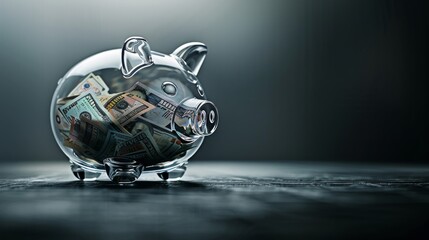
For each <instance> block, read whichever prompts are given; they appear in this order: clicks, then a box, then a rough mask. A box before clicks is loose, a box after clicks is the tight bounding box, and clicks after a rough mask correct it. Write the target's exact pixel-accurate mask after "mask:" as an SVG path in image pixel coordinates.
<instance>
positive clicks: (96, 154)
mask: <svg viewBox="0 0 429 240" xmlns="http://www.w3.org/2000/svg"><path fill="white" fill-rule="evenodd" d="M128 139H130V136H129V135H128V134H123V133H120V132H117V131H112V130H111V129H108V128H106V127H105V126H104V125H103V124H101V123H100V122H96V121H92V120H90V119H88V118H86V117H82V118H81V119H80V120H75V119H74V118H72V123H71V127H70V138H69V139H68V140H67V141H68V143H67V144H69V146H70V147H72V148H73V149H74V150H75V151H78V152H80V151H84V152H85V154H86V156H87V157H91V158H94V159H97V160H99V161H102V160H103V159H105V158H108V157H113V156H114V154H115V147H116V146H117V145H118V144H120V143H121V142H123V141H125V140H128Z"/></svg>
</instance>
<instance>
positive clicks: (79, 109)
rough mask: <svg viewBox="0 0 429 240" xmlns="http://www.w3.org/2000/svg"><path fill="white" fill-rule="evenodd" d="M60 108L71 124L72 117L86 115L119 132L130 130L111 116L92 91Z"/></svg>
mask: <svg viewBox="0 0 429 240" xmlns="http://www.w3.org/2000/svg"><path fill="white" fill-rule="evenodd" d="M58 109H59V112H60V113H61V114H62V115H63V117H64V119H65V120H66V121H67V122H68V123H69V124H70V123H71V121H72V118H74V119H77V120H79V119H81V118H82V117H86V118H88V119H90V120H93V121H98V122H102V123H103V124H105V126H107V127H108V128H111V129H113V130H116V131H118V132H124V133H128V131H127V130H126V129H125V128H123V127H122V126H121V125H120V124H118V123H117V122H116V121H115V119H114V118H113V117H112V116H110V113H109V112H108V111H107V110H106V109H105V108H104V107H102V106H101V104H100V103H99V101H98V99H97V98H96V96H95V94H94V93H92V92H91V91H90V92H87V93H84V94H82V95H81V96H79V97H76V98H75V99H73V100H71V101H69V102H67V103H66V104H64V105H63V106H60V107H58Z"/></svg>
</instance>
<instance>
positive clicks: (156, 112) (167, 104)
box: [127, 82, 178, 131]
mask: <svg viewBox="0 0 429 240" xmlns="http://www.w3.org/2000/svg"><path fill="white" fill-rule="evenodd" d="M127 92H130V93H132V94H134V95H136V96H138V97H140V98H142V99H144V100H146V101H147V102H149V103H150V104H152V105H154V106H155V108H154V109H153V110H151V111H149V112H146V113H144V114H143V115H141V116H139V118H142V119H144V120H146V121H147V122H149V123H152V124H154V125H156V126H159V127H161V128H164V129H166V130H169V131H171V130H172V129H171V119H172V117H173V114H174V110H175V109H176V107H177V105H178V103H175V102H173V101H172V100H166V99H164V98H163V97H162V94H160V93H158V92H156V91H154V90H152V89H150V88H149V87H147V86H146V85H144V84H143V83H141V82H136V83H135V84H134V85H133V87H132V88H131V89H129V90H128V91H127Z"/></svg>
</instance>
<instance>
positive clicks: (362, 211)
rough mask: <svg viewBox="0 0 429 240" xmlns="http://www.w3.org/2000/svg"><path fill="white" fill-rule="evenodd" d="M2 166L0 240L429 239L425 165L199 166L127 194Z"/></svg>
mask: <svg viewBox="0 0 429 240" xmlns="http://www.w3.org/2000/svg"><path fill="white" fill-rule="evenodd" d="M1 166H2V167H1V170H0V178H1V179H2V180H1V181H0V232H1V234H2V236H3V237H5V238H3V237H1V238H2V239H9V238H14V239H38V238H40V239H60V240H66V239H118V238H121V239H155V238H156V239H205V240H206V239H239V238H240V239H245V238H247V239H264V238H265V239H287V238H300V239H321V238H326V239H332V238H338V239H345V238H346V239H354V238H356V239H358V238H390V239H391V238H398V239H405V238H408V239H409V238H413V237H416V238H417V237H419V236H420V237H422V236H426V237H427V236H428V235H427V233H428V230H427V228H428V223H429V221H428V220H429V166H417V165H407V166H400V165H376V164H335V163H320V162H319V163H318V162H286V161H285V162H282V163H279V162H273V161H259V162H246V161H241V162H225V161H222V162H220V161H219V162H216V161H210V162H206V161H200V162H198V161H197V160H195V161H192V162H190V164H189V165H188V171H187V173H186V174H185V177H184V178H183V179H182V181H179V182H163V181H161V180H159V179H158V178H157V176H156V175H155V174H147V175H143V176H142V177H141V178H140V179H139V181H137V182H135V183H134V184H132V185H126V186H118V185H116V184H114V183H112V182H110V181H109V180H108V179H107V178H106V176H103V177H102V178H101V179H100V180H99V181H95V182H80V181H77V180H75V179H74V177H73V176H72V174H71V172H70V171H69V167H68V165H67V163H65V162H61V161H58V163H39V164H3V165H1ZM423 234H426V235H423ZM426 237H423V238H426ZM426 239H427V238H426Z"/></svg>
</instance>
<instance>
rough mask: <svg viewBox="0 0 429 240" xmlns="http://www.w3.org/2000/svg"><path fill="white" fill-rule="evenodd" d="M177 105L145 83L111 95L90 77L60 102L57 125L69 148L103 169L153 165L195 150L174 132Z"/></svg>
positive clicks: (100, 81)
mask: <svg viewBox="0 0 429 240" xmlns="http://www.w3.org/2000/svg"><path fill="white" fill-rule="evenodd" d="M176 107H177V104H175V103H173V102H172V101H171V100H169V99H164V98H163V97H162V95H161V94H159V93H157V92H155V91H153V90H152V89H150V88H149V87H147V86H146V85H144V84H143V83H141V82H136V83H135V84H134V85H133V86H132V87H131V88H130V89H128V90H126V91H124V92H119V93H110V92H109V87H108V86H107V85H106V83H105V82H104V81H103V79H102V78H101V77H100V76H97V75H95V74H92V73H91V74H89V75H88V76H86V77H85V78H84V79H83V80H82V81H81V82H80V83H79V84H78V85H77V86H76V87H75V88H74V89H73V90H72V91H71V92H70V93H69V94H68V96H66V97H64V98H59V99H58V100H57V112H56V116H55V118H56V123H57V128H58V130H59V132H60V133H61V136H62V138H63V143H64V146H66V147H69V148H72V149H73V150H74V152H75V153H76V154H77V155H78V156H79V157H82V158H86V159H92V160H95V161H97V162H100V163H102V162H103V160H104V159H106V158H109V157H127V158H130V159H134V160H136V161H138V162H141V163H142V164H143V165H153V164H156V163H160V162H165V161H169V160H173V159H176V158H179V157H182V156H184V155H185V154H186V151H187V150H189V149H191V148H192V147H193V145H192V143H187V142H184V141H182V140H181V139H180V138H179V137H178V136H177V135H176V134H175V133H174V132H173V131H171V119H172V117H173V114H174V111H175V109H176Z"/></svg>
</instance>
